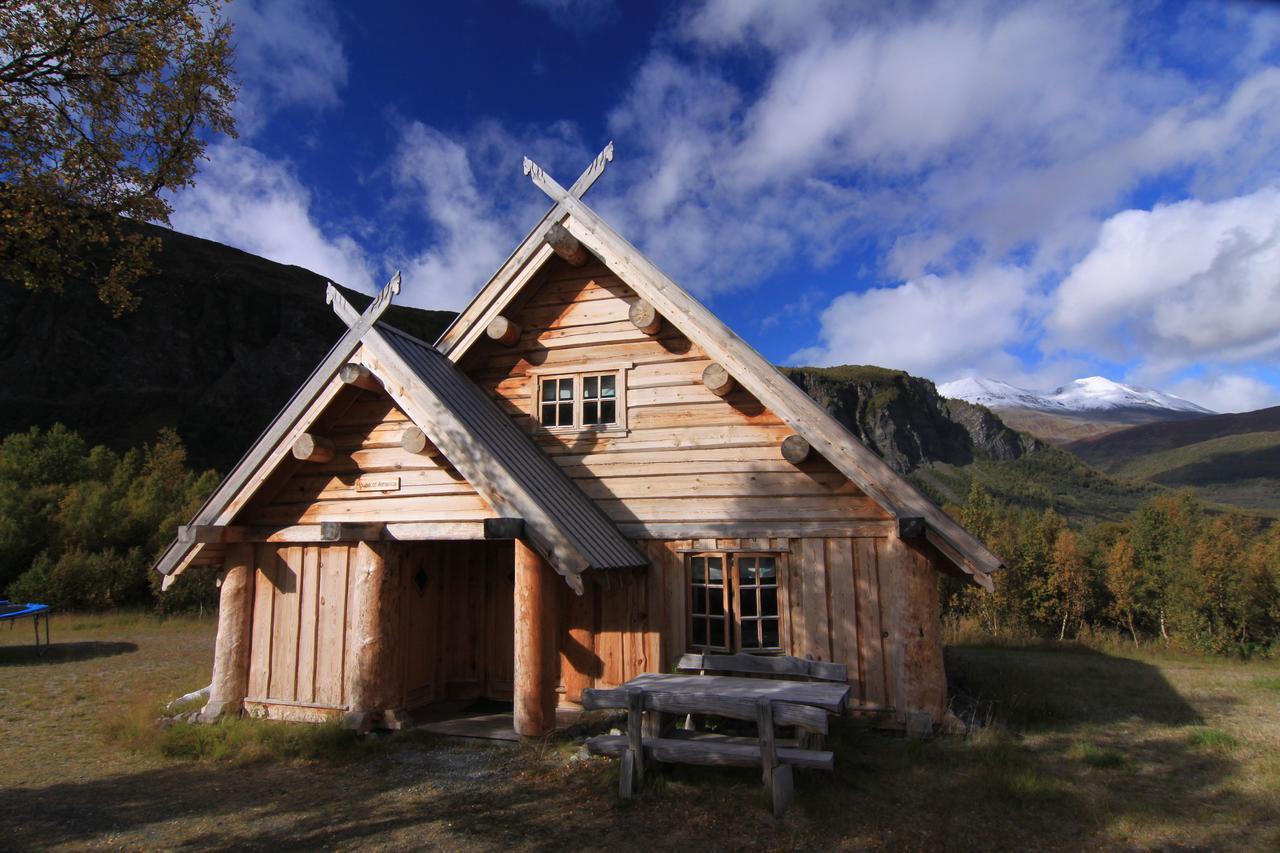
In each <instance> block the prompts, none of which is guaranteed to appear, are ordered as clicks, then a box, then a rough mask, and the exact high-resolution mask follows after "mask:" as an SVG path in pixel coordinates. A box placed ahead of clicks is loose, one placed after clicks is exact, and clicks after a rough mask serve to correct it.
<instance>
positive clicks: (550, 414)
mask: <svg viewBox="0 0 1280 853" xmlns="http://www.w3.org/2000/svg"><path fill="white" fill-rule="evenodd" d="M542 422H543V423H544V424H546V425H547V426H555V425H556V406H555V403H548V404H547V405H545V406H543V407H542Z"/></svg>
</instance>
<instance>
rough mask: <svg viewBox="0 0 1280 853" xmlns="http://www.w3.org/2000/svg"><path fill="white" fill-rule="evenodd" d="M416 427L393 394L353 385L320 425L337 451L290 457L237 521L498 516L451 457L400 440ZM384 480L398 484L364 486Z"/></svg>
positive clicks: (454, 519) (460, 519)
mask: <svg viewBox="0 0 1280 853" xmlns="http://www.w3.org/2000/svg"><path fill="white" fill-rule="evenodd" d="M412 426H413V423H412V421H410V420H409V417H408V415H406V414H405V413H404V412H403V411H402V410H401V409H400V408H399V407H398V406H396V404H395V403H394V402H393V401H392V400H391V398H390V397H389V396H388V395H386V394H385V393H382V392H376V391H364V390H357V389H349V390H348V391H346V392H344V394H343V395H340V396H339V397H338V398H337V399H335V400H334V402H333V404H332V405H331V406H330V407H329V409H328V410H327V411H326V412H325V415H324V416H323V417H322V419H321V421H320V422H319V423H317V424H316V425H314V426H313V427H312V431H313V432H315V433H316V434H318V435H320V436H322V437H324V438H328V439H330V440H332V441H333V445H334V455H333V458H332V459H331V460H330V461H328V462H300V461H298V460H295V459H289V460H288V461H286V462H285V463H284V464H283V465H281V467H280V470H279V471H278V472H276V473H275V474H273V475H272V476H271V478H270V479H269V480H268V481H267V482H266V483H265V484H264V486H263V488H262V490H261V492H260V494H259V496H258V497H256V498H254V500H253V501H252V502H251V503H250V504H249V506H248V507H247V508H246V509H245V510H243V511H242V512H241V513H240V515H239V517H238V518H237V523H239V524H250V525H288V524H316V523H319V522H322V521H349V522H376V521H384V522H414V521H425V522H460V523H466V522H481V521H483V519H485V518H486V517H489V516H492V515H493V514H494V512H493V510H492V509H491V508H490V507H489V504H488V503H487V502H486V501H485V500H484V498H482V497H481V496H480V495H479V494H477V493H476V490H475V489H474V488H472V486H471V485H470V484H469V483H468V482H467V481H466V480H465V479H463V478H462V476H461V475H460V474H458V473H457V471H455V470H454V469H452V468H451V467H450V466H449V465H448V464H447V463H446V462H444V460H442V459H439V458H432V457H431V456H429V455H427V454H425V453H410V452H408V451H407V450H404V449H403V448H402V447H401V446H400V439H401V436H402V435H403V434H404V432H405V430H406V429H408V428H410V427H412ZM379 479H381V480H384V481H385V480H391V481H393V482H394V484H395V485H396V488H393V489H376V488H374V489H369V490H367V491H366V490H364V488H365V487H366V486H377V485H379V484H378V483H377V482H368V481H370V480H379ZM362 481H363V482H362ZM382 485H386V483H385V482H384V483H383V484H382ZM406 498H408V499H409V500H406Z"/></svg>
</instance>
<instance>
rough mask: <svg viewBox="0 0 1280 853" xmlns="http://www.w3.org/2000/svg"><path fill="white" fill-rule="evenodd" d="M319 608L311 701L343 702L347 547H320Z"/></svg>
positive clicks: (334, 704)
mask: <svg viewBox="0 0 1280 853" xmlns="http://www.w3.org/2000/svg"><path fill="white" fill-rule="evenodd" d="M318 568H319V573H320V583H319V602H318V605H319V611H318V616H317V618H316V630H317V638H316V688H315V700H314V701H315V702H317V703H319V704H321V705H333V706H340V705H342V704H343V698H342V680H343V673H344V668H343V658H344V657H345V652H346V649H345V643H344V636H345V634H346V627H347V626H346V613H347V546H345V545H337V546H329V547H327V548H324V549H322V550H321V553H320V560H319V567H318Z"/></svg>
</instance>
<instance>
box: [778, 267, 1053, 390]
mask: <svg viewBox="0 0 1280 853" xmlns="http://www.w3.org/2000/svg"><path fill="white" fill-rule="evenodd" d="M1030 289H1031V284H1030V282H1029V281H1028V280H1027V277H1026V273H1025V272H1024V271H1023V270H1020V269H1017V268H1016V267H993V268H989V269H984V270H980V271H976V272H974V273H972V274H969V275H956V276H949V277H946V278H943V277H939V276H936V275H926V276H923V277H921V278H918V279H914V280H912V281H908V282H904V283H903V284H899V285H897V286H895V287H883V288H874V289H871V290H866V291H863V292H860V293H845V294H843V295H841V296H839V297H837V298H836V299H835V300H834V301H833V302H832V303H831V304H830V305H829V306H828V307H827V308H826V310H824V311H823V312H822V321H821V323H822V324H821V331H820V337H821V341H822V343H821V344H820V345H819V346H816V347H812V348H810V349H806V350H802V351H801V352H798V353H796V354H795V355H794V356H792V358H791V359H790V361H791V362H793V363H797V364H798V363H816V364H876V365H880V366H883V367H890V368H896V369H900V370H906V371H909V372H911V373H916V374H920V375H924V376H932V377H935V378H940V379H949V378H952V377H954V376H957V375H963V374H964V373H966V372H968V373H974V372H977V373H990V372H992V370H993V369H994V370H997V371H1007V370H1008V369H1010V368H1012V367H1013V366H1014V364H1015V363H1016V361H1015V359H1014V358H1013V357H1012V356H1010V355H1009V354H1008V353H1006V352H1004V351H1003V348H1004V347H1006V346H1008V345H1010V344H1013V343H1016V342H1017V341H1019V340H1020V339H1021V338H1022V337H1023V336H1024V335H1025V326H1026V315H1027V310H1028V307H1029V301H1030V300H1029V296H1028V294H1029V291H1030Z"/></svg>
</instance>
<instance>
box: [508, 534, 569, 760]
mask: <svg viewBox="0 0 1280 853" xmlns="http://www.w3.org/2000/svg"><path fill="white" fill-rule="evenodd" d="M515 546H516V555H515V556H516V566H515V569H516V572H515V574H516V577H515V581H516V590H515V593H516V594H515V614H514V615H515V646H516V660H515V685H514V687H515V690H514V694H515V695H514V697H513V698H514V700H515V714H514V716H515V730H516V733H517V734H520V735H526V736H536V735H545V734H548V733H549V732H551V730H552V729H554V728H555V725H556V664H557V659H558V655H557V653H556V639H555V627H556V625H557V624H558V622H559V619H558V617H557V612H556V611H557V608H556V598H557V595H556V594H557V592H559V589H558V586H559V581H558V576H557V575H556V572H555V570H554V569H552V568H551V566H549V565H547V562H546V561H545V560H543V559H542V557H541V556H540V555H539V554H538V552H537V551H534V550H533V549H532V548H530V547H529V545H528V544H526V543H525V542H524V540H522V539H517V540H516V542H515Z"/></svg>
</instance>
